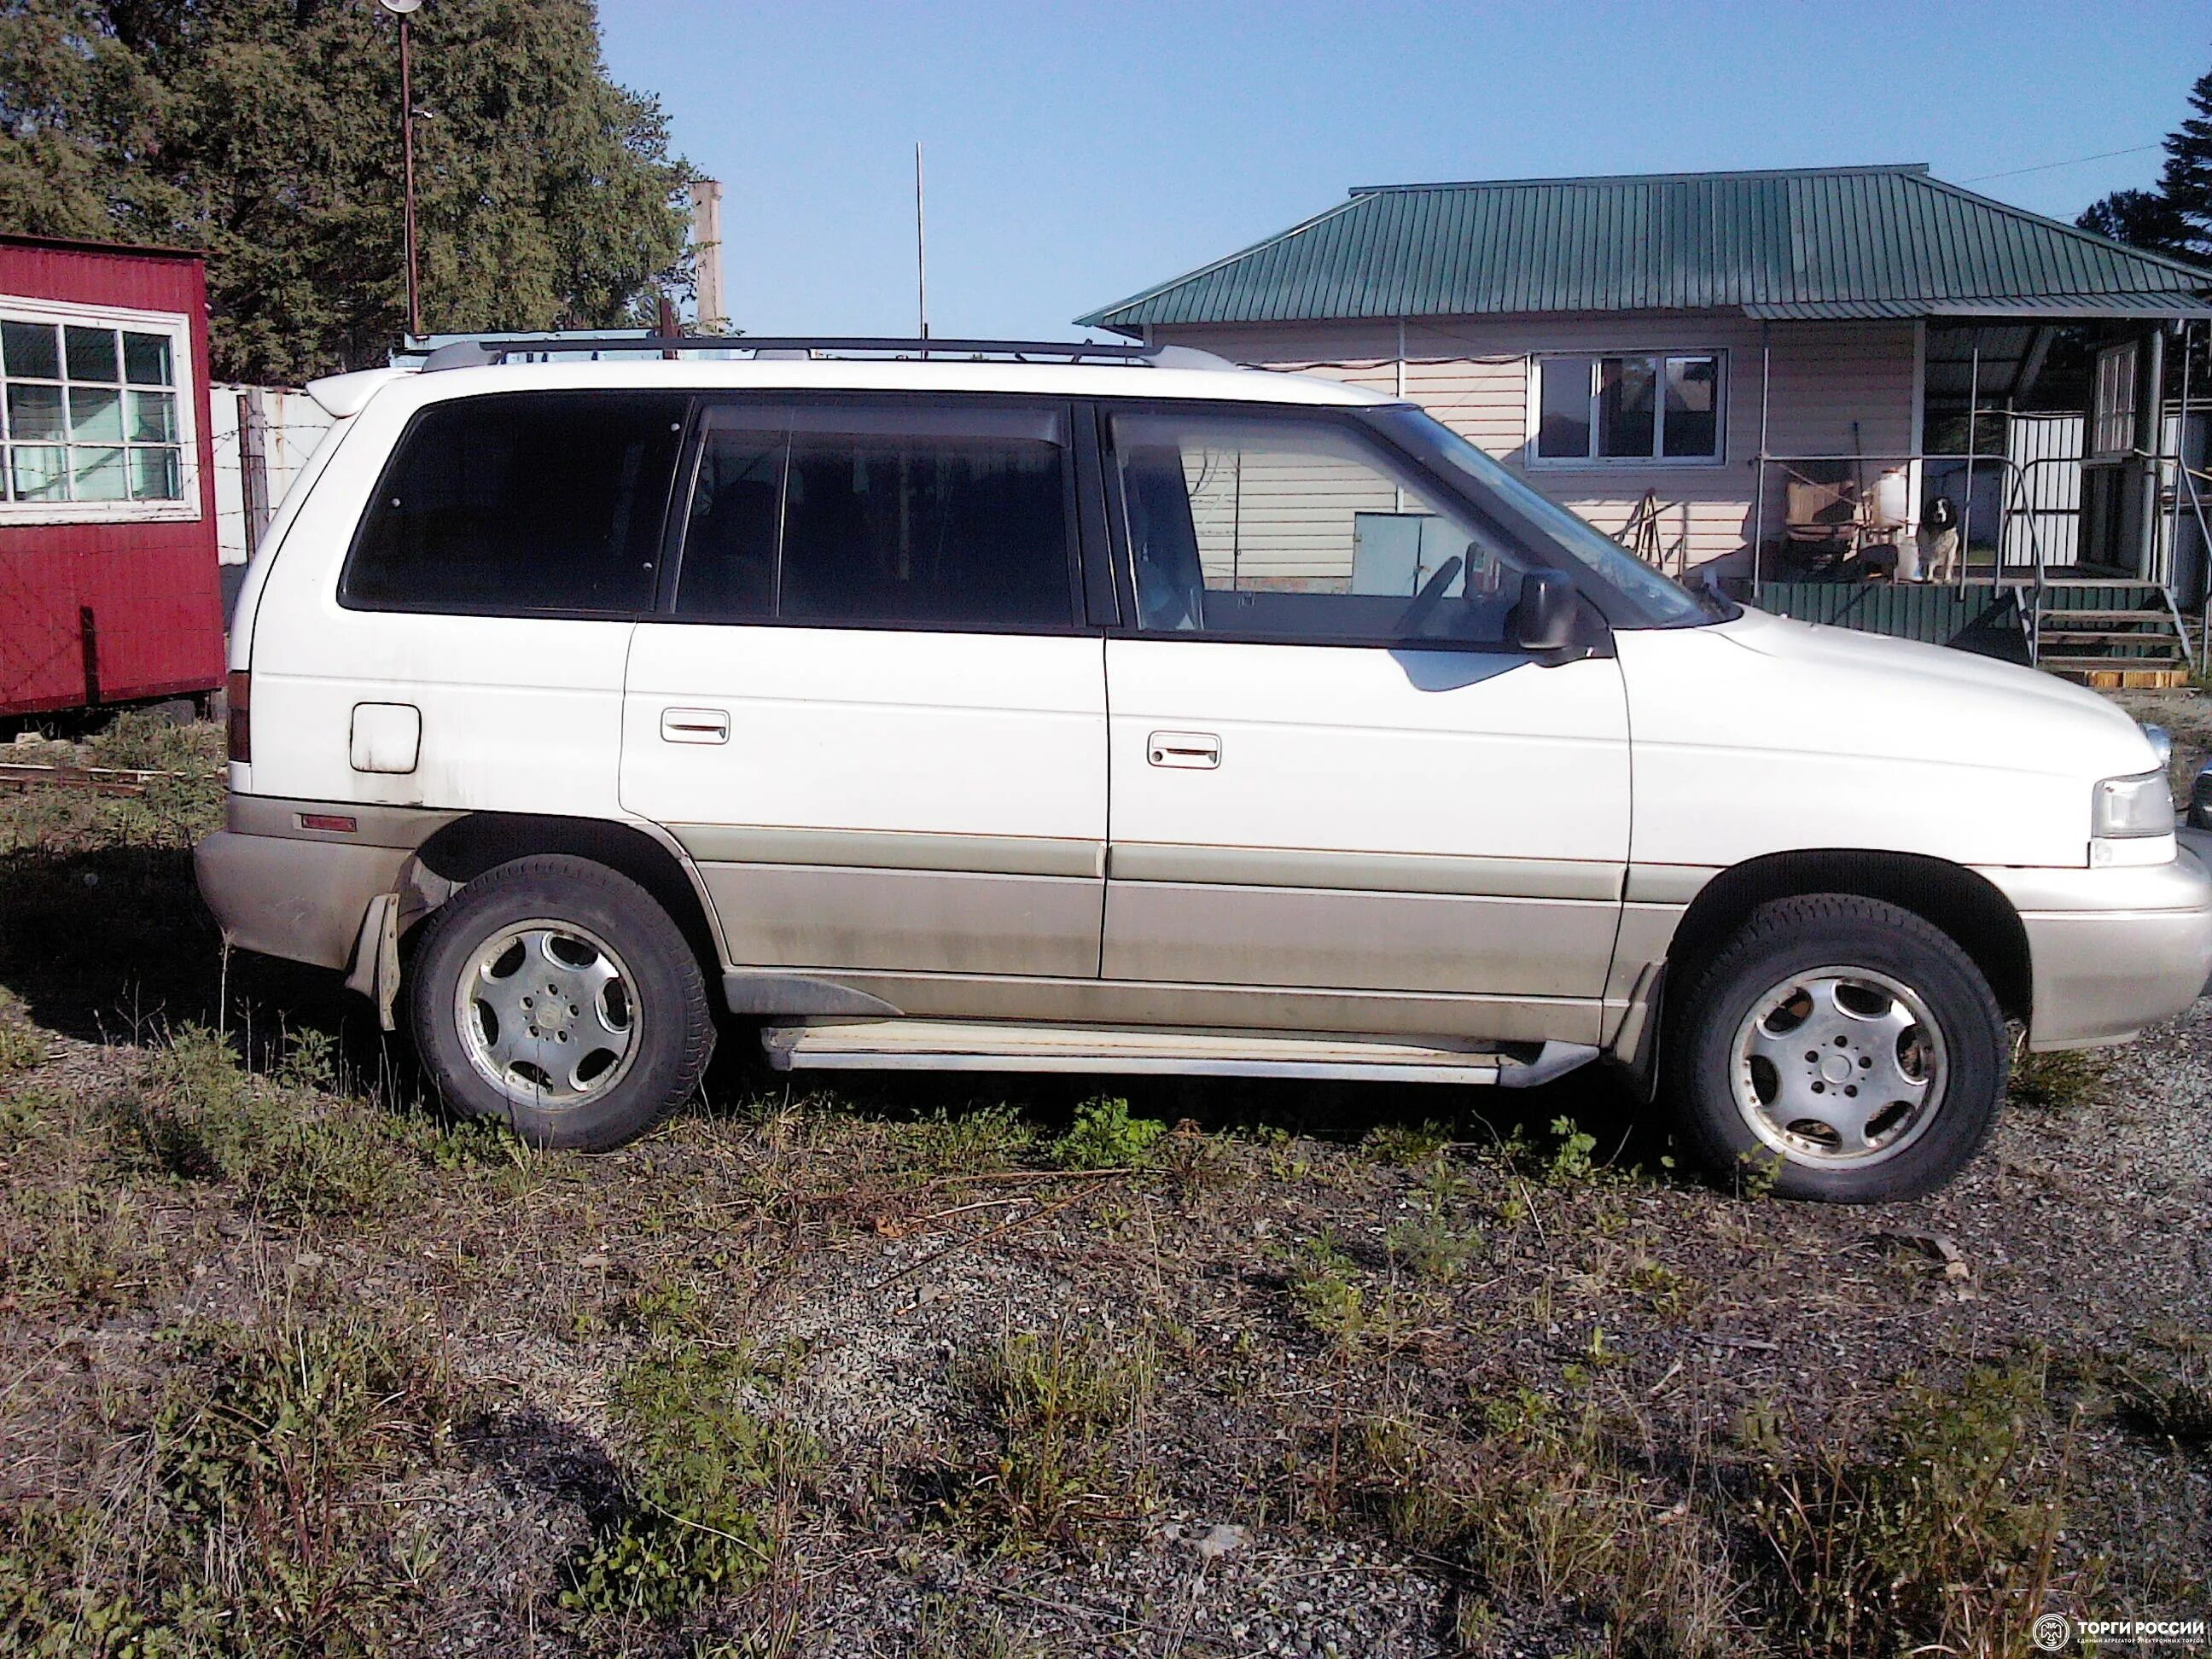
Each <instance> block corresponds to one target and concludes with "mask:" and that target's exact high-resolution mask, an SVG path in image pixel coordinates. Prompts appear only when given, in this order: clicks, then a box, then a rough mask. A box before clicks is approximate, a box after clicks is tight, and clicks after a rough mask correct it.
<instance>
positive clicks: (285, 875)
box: [192, 829, 411, 968]
mask: <svg viewBox="0 0 2212 1659" xmlns="http://www.w3.org/2000/svg"><path fill="white" fill-rule="evenodd" d="M410 856H411V854H410V852H409V850H408V849H407V848H403V847H363V846H359V845H356V844H353V843H348V842H337V841H306V840H301V839H299V838H298V837H296V836H255V835H248V834H245V833H243V832H240V831H239V830H235V829H218V830H216V832H215V834H213V835H211V836H209V837H208V838H207V839H206V840H205V841H203V842H200V844H199V845H198V846H197V847H196V848H193V849H192V869H193V872H194V873H195V874H196V875H197V877H198V878H199V885H200V896H201V897H203V898H204V899H205V900H206V901H207V905H208V908H209V909H210V910H212V911H214V912H215V917H216V921H218V922H219V923H221V924H222V932H223V938H224V939H226V940H227V941H228V943H230V944H232V945H238V946H239V947H240V948H241V949H243V950H247V951H260V952H262V953H263V954H264V955H265V956H272V957H288V958H289V959H290V960H292V961H294V962H311V963H314V964H315V965H316V966H317V967H320V968H343V967H345V966H346V965H347V964H348V963H350V962H351V961H352V960H353V949H354V941H355V940H356V939H357V938H359V937H360V933H361V923H362V916H363V915H366V914H367V913H368V905H369V901H370V900H372V899H374V897H375V896H377V895H378V894H380V893H389V892H392V890H395V889H396V888H398V885H399V875H400V871H401V869H402V868H403V867H404V866H405V864H406V862H407V860H408V859H409V857H410Z"/></svg>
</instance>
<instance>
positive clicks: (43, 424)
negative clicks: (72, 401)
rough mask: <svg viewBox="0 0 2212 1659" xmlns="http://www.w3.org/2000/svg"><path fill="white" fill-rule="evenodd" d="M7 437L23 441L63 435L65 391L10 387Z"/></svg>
mask: <svg viewBox="0 0 2212 1659" xmlns="http://www.w3.org/2000/svg"><path fill="white" fill-rule="evenodd" d="M8 435H9V437H10V438H13V439H14V440H15V441H16V442H18V443H21V441H23V440H25V439H27V438H28V439H33V440H36V439H40V438H52V439H56V440H58V439H59V438H60V437H61V436H62V389H61V388H60V387H59V386H9V388H8Z"/></svg>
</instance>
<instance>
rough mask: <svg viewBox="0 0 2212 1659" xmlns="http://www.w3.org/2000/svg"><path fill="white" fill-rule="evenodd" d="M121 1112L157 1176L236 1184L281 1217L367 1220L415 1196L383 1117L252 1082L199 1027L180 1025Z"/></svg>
mask: <svg viewBox="0 0 2212 1659" xmlns="http://www.w3.org/2000/svg"><path fill="white" fill-rule="evenodd" d="M298 1052H299V1051H298V1050H296V1049H295V1054H297V1053H298ZM287 1063H288V1064H290V1063H291V1062H289V1061H288V1062H287ZM121 1105H122V1109H123V1113H124V1116H125V1121H126V1122H128V1123H129V1124H130V1125H131V1127H133V1128H134V1129H135V1131H136V1132H137V1135H138V1137H139V1139H140V1140H141V1141H142V1142H143V1145H144V1146H145V1148H146V1150H147V1152H149V1153H150V1154H151V1155H152V1157H153V1158H154V1159H155V1162H156V1163H157V1164H159V1165H160V1166H161V1168H162V1169H164V1170H167V1171H168V1172H169V1173H171V1174H173V1175H176V1176H183V1177H185V1179H188V1180H202V1181H206V1180H221V1181H228V1182H234V1183H235V1184H237V1185H238V1186H240V1187H241V1188H245V1190H246V1192H247V1194H249V1195H250V1196H251V1197H252V1199H253V1200H255V1202H257V1203H258V1204H261V1205H264V1206H267V1207H268V1208H270V1209H271V1210H274V1211H276V1212H280V1213H289V1214H293V1215H299V1216H318V1215H364V1214H370V1213H374V1212H382V1211H388V1210H391V1209H393V1208H396V1207H398V1206H399V1205H400V1204H401V1203H402V1202H403V1201H404V1200H406V1199H407V1198H408V1197H410V1195H411V1194H413V1193H414V1192H415V1191H416V1184H417V1183H416V1160H415V1159H413V1158H410V1156H409V1154H408V1152H407V1150H406V1148H405V1146H404V1144H403V1140H404V1137H403V1136H402V1135H401V1134H400V1133H398V1131H397V1130H396V1128H395V1127H394V1125H393V1124H392V1121H391V1120H390V1119H388V1118H387V1117H386V1115H384V1114H383V1113H382V1112H380V1111H379V1110H378V1109H376V1108H375V1107H374V1106H372V1105H371V1104H369V1103H368V1102H366V1101H363V1100H360V1099H357V1098H354V1097H344V1096H330V1095H318V1094H312V1093H309V1092H307V1091H305V1090H304V1089H301V1088H289V1089H288V1088H286V1087H283V1086H282V1085H272V1084H270V1083H266V1082H264V1081H262V1080H261V1079H257V1078H254V1077H252V1076H250V1075H249V1074H248V1073H246V1070H245V1068H244V1067H243V1066H240V1063H239V1059H238V1051H237V1049H236V1048H234V1047H233V1046H232V1044H231V1042H230V1039H229V1038H228V1036H224V1035H223V1034H222V1033H221V1032H219V1031H216V1030H210V1028H208V1027H206V1026H204V1025H186V1026H184V1027H181V1028H180V1029H179V1030H178V1031H177V1032H176V1034H175V1036H174V1037H173V1039H172V1041H171V1042H170V1045H169V1047H168V1048H167V1049H166V1050H162V1051H161V1052H159V1053H157V1054H155V1055H153V1056H152V1057H151V1058H150V1059H149V1061H148V1063H147V1065H146V1066H145V1067H144V1068H143V1073H142V1075H141V1077H140V1079H139V1081H138V1085H137V1088H136V1089H135V1090H134V1091H131V1093H130V1094H129V1095H128V1096H127V1097H125V1099H124V1101H123V1102H122V1103H121Z"/></svg>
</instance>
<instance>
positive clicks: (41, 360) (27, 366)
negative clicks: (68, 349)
mask: <svg viewBox="0 0 2212 1659" xmlns="http://www.w3.org/2000/svg"><path fill="white" fill-rule="evenodd" d="M0 359H4V361H5V362H6V365H7V370H8V374H9V379H11V380H60V379H61V377H62V354H61V348H60V347H59V345H58V344H57V343H56V337H55V331H54V325H52V323H0Z"/></svg>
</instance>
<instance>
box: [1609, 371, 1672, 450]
mask: <svg viewBox="0 0 2212 1659" xmlns="http://www.w3.org/2000/svg"><path fill="white" fill-rule="evenodd" d="M1657 380H1658V376H1657V375H1656V374H1655V373H1654V372H1653V369H1652V366H1651V359H1650V358H1649V357H1601V358H1600V359H1598V365H1597V453H1599V454H1601V455H1628V456H1635V455H1651V454H1655V453H1657V448H1656V444H1655V443H1654V442H1653V440H1654V438H1655V437H1656V419H1657V414H1658V401H1657V399H1656V398H1655V397H1654V395H1653V393H1654V392H1655V390H1656V382H1657Z"/></svg>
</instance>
